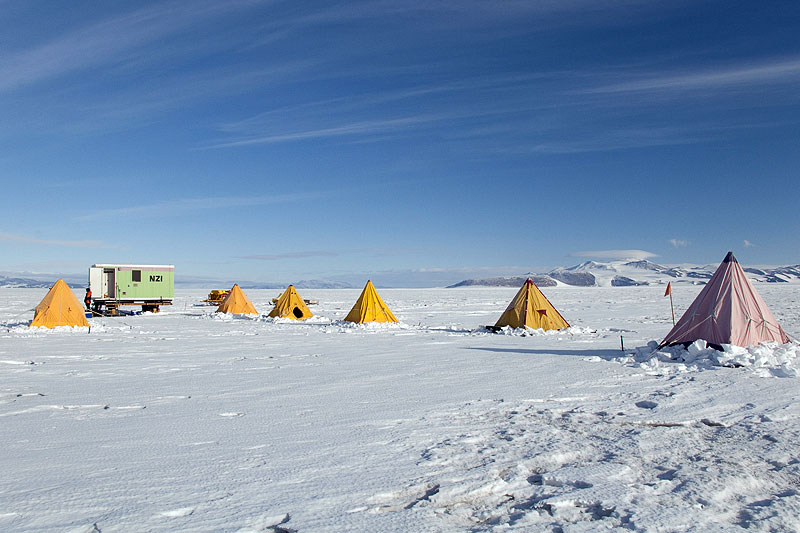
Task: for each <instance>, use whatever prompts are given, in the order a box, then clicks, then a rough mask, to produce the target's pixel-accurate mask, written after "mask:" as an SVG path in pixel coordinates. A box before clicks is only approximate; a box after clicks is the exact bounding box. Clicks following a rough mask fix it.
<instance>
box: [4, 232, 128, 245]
mask: <svg viewBox="0 0 800 533" xmlns="http://www.w3.org/2000/svg"><path fill="white" fill-rule="evenodd" d="M0 241H5V242H19V243H25V244H43V245H46V246H65V247H67V248H117V247H116V246H112V245H109V244H105V243H104V242H102V241H95V240H83V241H66V240H57V239H38V238H35V237H30V236H28V235H15V234H13V233H0Z"/></svg>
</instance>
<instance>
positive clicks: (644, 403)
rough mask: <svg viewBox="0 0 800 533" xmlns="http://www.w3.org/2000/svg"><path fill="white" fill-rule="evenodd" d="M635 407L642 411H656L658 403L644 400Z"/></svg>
mask: <svg viewBox="0 0 800 533" xmlns="http://www.w3.org/2000/svg"><path fill="white" fill-rule="evenodd" d="M635 405H636V407H639V408H640V409H655V408H656V407H658V404H657V403H656V402H651V401H650V400H642V401H641V402H636V404H635Z"/></svg>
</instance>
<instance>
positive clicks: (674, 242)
mask: <svg viewBox="0 0 800 533" xmlns="http://www.w3.org/2000/svg"><path fill="white" fill-rule="evenodd" d="M669 243H670V244H671V245H672V246H674V247H675V248H685V247H686V246H689V241H685V240H683V239H670V240H669Z"/></svg>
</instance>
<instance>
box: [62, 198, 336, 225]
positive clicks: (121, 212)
mask: <svg viewBox="0 0 800 533" xmlns="http://www.w3.org/2000/svg"><path fill="white" fill-rule="evenodd" d="M321 195H322V193H321V192H313V193H298V194H279V195H275V196H228V197H225V196H212V197H209V198H180V199H177V200H169V201H165V202H158V203H155V204H147V205H135V206H130V207H120V208H117V209H103V210H99V211H94V212H93V213H90V214H88V215H82V216H79V217H75V219H76V220H96V219H101V218H108V217H117V216H129V215H140V216H141V215H148V216H173V215H177V214H181V213H185V212H187V211H198V210H203V209H219V208H220V207H226V208H230V207H244V206H249V205H270V204H280V203H288V202H296V201H299V200H308V199H312V198H318V197H319V196H321Z"/></svg>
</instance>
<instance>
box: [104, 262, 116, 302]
mask: <svg viewBox="0 0 800 533" xmlns="http://www.w3.org/2000/svg"><path fill="white" fill-rule="evenodd" d="M103 273H104V274H105V278H106V280H105V281H106V282H105V290H104V291H103V292H104V293H105V294H107V295H108V298H116V297H117V280H116V276H115V275H114V269H108V268H107V269H105V270H104V271H103Z"/></svg>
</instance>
